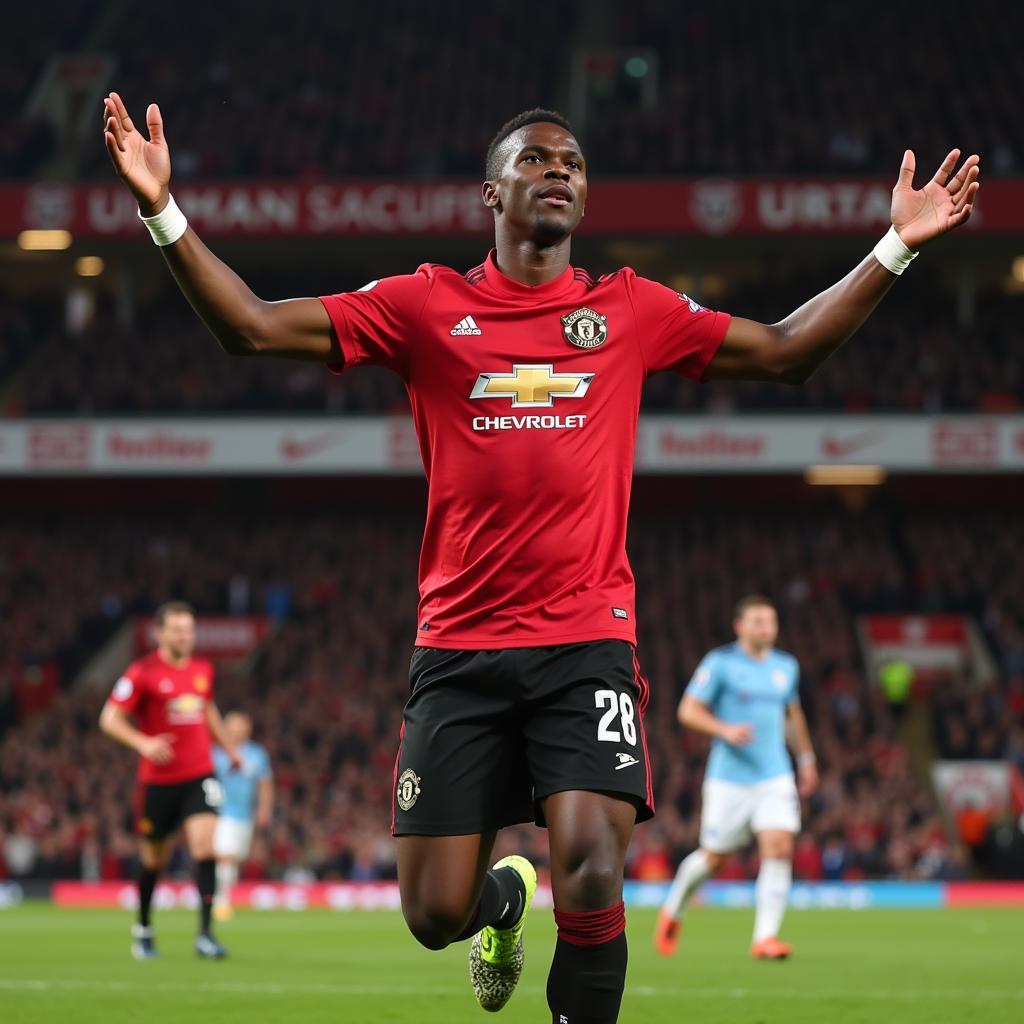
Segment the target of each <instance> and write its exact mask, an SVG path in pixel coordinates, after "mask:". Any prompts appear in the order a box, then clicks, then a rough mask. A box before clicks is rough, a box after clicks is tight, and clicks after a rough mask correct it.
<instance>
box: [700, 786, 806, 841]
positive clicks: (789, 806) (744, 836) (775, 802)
mask: <svg viewBox="0 0 1024 1024" xmlns="http://www.w3.org/2000/svg"><path fill="white" fill-rule="evenodd" d="M702 796H703V802H704V806H703V809H702V811H701V815H700V845H701V846H702V847H703V848H704V849H705V850H710V851H711V852H712V853H730V852H732V851H733V850H738V849H740V848H742V847H744V846H746V845H747V843H749V842H750V840H751V839H752V838H753V837H754V836H755V835H756V834H757V833H758V832H764V831H765V830H766V829H778V830H779V831H780V832H792V833H794V834H796V833H797V832H799V831H800V797H799V795H798V793H797V791H796V780H795V779H794V778H793V775H792V773H790V774H788V775H777V776H776V777H775V778H774V779H765V780H764V782H754V783H752V784H750V785H742V784H741V783H738V782H724V781H723V780H721V779H705V780H704V788H703V790H702Z"/></svg>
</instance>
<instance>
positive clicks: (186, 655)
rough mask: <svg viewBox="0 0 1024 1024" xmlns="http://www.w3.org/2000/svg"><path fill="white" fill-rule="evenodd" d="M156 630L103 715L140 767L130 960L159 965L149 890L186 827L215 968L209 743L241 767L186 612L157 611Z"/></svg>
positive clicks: (199, 945) (215, 795)
mask: <svg viewBox="0 0 1024 1024" xmlns="http://www.w3.org/2000/svg"><path fill="white" fill-rule="evenodd" d="M156 624H157V638H158V646H157V649H156V650H155V651H153V652H152V653H151V654H148V655H146V657H144V658H140V659H139V660H138V661H134V662H132V664H131V665H129V666H128V668H127V669H125V672H124V675H122V676H121V678H120V679H118V681H117V683H116V684H115V685H114V689H113V691H112V693H111V694H110V697H109V699H108V700H107V702H106V704H104V706H103V712H102V714H101V715H100V727H101V728H102V729H103V731H104V732H105V733H107V735H108V736H112V737H113V738H114V739H115V740H117V741H118V742H120V743H123V744H124V745H125V746H127V747H131V748H132V749H133V750H136V751H138V753H139V758H140V759H139V777H138V789H137V791H136V801H135V818H136V828H137V830H138V833H139V862H140V871H139V919H138V922H137V923H136V924H135V925H134V926H133V928H132V955H133V956H134V957H135V958H136V959H138V960H148V959H151V958H152V957H154V956H156V943H155V941H154V938H153V928H152V925H151V924H150V905H151V903H152V900H153V890H154V889H155V887H156V882H157V879H158V878H159V876H160V872H161V871H162V870H163V868H164V866H165V865H166V864H167V859H168V858H169V857H170V855H171V850H172V848H173V845H174V843H173V839H174V833H175V832H176V831H177V830H178V827H179V825H183V826H184V829H185V839H186V841H187V843H188V848H189V852H190V853H191V854H192V859H193V860H194V861H195V865H196V887H197V888H198V890H199V935H198V936H197V938H196V942H195V950H196V954H197V955H198V956H201V957H205V958H207V959H220V958H222V957H224V956H226V955H227V950H225V949H224V947H223V946H222V945H221V944H220V943H219V942H218V941H217V940H216V939H215V938H214V937H213V934H212V932H211V930H210V911H211V908H212V904H213V894H214V889H215V886H216V860H215V859H214V850H213V832H214V826H215V825H216V823H217V811H218V808H219V807H220V805H221V792H222V788H221V784H220V782H219V781H218V780H217V777H216V776H215V775H214V771H213V757H212V752H211V749H210V738H211V736H212V737H213V739H215V740H216V741H217V743H219V744H220V746H221V747H223V748H224V750H225V751H226V752H227V753H228V755H229V757H230V758H231V762H232V764H233V765H234V766H235V767H238V766H239V765H240V764H241V761H240V760H239V755H238V752H237V751H236V750H235V747H234V744H233V743H232V742H231V738H230V736H229V735H228V733H227V731H226V730H225V728H224V723H223V722H222V721H221V717H220V712H219V711H218V710H217V705H216V704H214V702H213V666H212V665H211V664H210V663H209V662H208V661H206V660H205V659H203V658H196V657H194V656H193V654H192V652H193V650H194V649H195V642H196V624H195V615H194V614H193V612H192V609H191V608H190V607H189V606H188V605H187V604H185V603H184V602H182V601H172V602H170V603H169V604H165V605H163V606H162V607H161V608H159V609H158V610H157V613H156ZM129 715H132V716H134V718H135V721H136V723H137V725H136V726H133V725H132V724H131V722H130V721H129V718H128V716H129Z"/></svg>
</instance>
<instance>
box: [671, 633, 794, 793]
mask: <svg viewBox="0 0 1024 1024" xmlns="http://www.w3.org/2000/svg"><path fill="white" fill-rule="evenodd" d="M799 683H800V668H799V666H798V665H797V661H796V658H794V657H793V656H792V655H791V654H786V653H785V652H784V651H777V650H775V649H774V648H771V649H769V650H768V651H767V652H765V655H764V657H763V658H760V659H758V658H753V657H751V656H750V655H749V654H747V653H746V651H744V650H743V648H742V647H740V645H739V644H738V643H734V644H727V645H726V646H725V647H717V648H715V650H713V651H710V652H709V653H708V654H706V655H704V658H703V660H702V661H701V663H700V664H699V665H698V666H697V671H696V672H694V674H693V679H691V680H690V684H689V686H687V687H686V696H688V697H695V698H696V699H697V700H699V701H700V702H701V704H706V705H707V706H708V708H709V709H710V710H711V713H712V714H713V715H714V716H715V717H716V718H719V719H721V720H722V721H723V722H728V723H729V724H730V725H739V724H741V723H744V722H746V723H747V724H749V725H750V726H751V728H752V729H753V730H754V738H753V740H751V742H750V743H748V744H747V745H746V746H744V747H734V746H732V744H729V743H726V742H725V740H722V739H718V738H717V737H716V738H715V739H714V740H712V742H711V756H710V757H709V758H708V767H707V771H706V772H705V776H706V778H709V779H721V780H722V781H724V782H738V783H743V784H749V783H752V782H763V781H764V780H765V779H773V778H775V777H776V776H778V775H785V774H787V773H789V772H791V771H792V770H793V764H792V762H791V761H790V759H789V753H788V751H787V750H786V708H787V707H788V706H789V705H790V704H795V703H797V702H798V701H799Z"/></svg>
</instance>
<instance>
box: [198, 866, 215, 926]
mask: <svg viewBox="0 0 1024 1024" xmlns="http://www.w3.org/2000/svg"><path fill="white" fill-rule="evenodd" d="M196 888H197V889H198V890H199V931H200V933H201V934H203V935H208V934H209V933H210V911H211V910H212V909H213V894H214V892H215V891H216V889H217V862H216V861H215V860H214V859H213V858H212V857H210V858H209V859H207V860H200V861H196Z"/></svg>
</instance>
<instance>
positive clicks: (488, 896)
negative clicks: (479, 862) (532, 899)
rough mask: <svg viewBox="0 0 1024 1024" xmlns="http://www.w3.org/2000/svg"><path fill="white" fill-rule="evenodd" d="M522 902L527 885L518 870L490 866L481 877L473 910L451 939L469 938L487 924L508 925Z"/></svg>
mask: <svg viewBox="0 0 1024 1024" xmlns="http://www.w3.org/2000/svg"><path fill="white" fill-rule="evenodd" d="M525 902H526V886H525V884H524V883H523V880H522V878H521V877H520V875H519V872H518V871H515V870H513V869H512V868H498V869H497V870H495V869H494V868H491V870H490V871H488V872H487V874H486V876H485V877H484V887H483V890H482V891H481V893H480V902H479V903H478V904H477V907H476V913H474V914H473V916H472V917H471V918H470V921H469V924H467V925H466V927H465V928H463V929H462V931H461V933H460V934H459V935H457V936H456V937H455V939H454V940H453V941H454V942H460V941H461V940H462V939H469V938H472V937H473V936H474V935H476V933H477V932H478V931H480V929H481V928H486V927H487V926H488V925H494V926H495V927H496V928H511V927H512V925H514V924H515V923H516V921H518V920H519V915H520V914H522V912H523V904H524V903H525Z"/></svg>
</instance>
